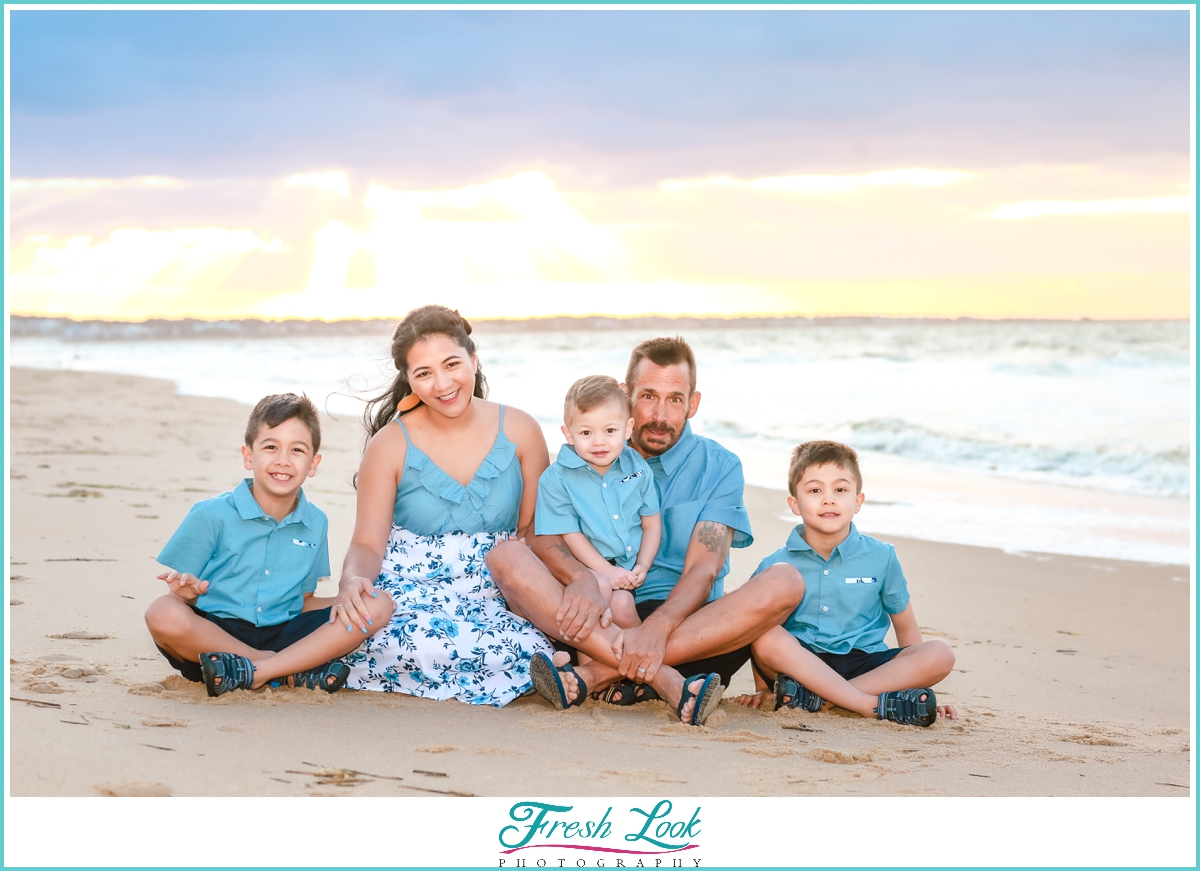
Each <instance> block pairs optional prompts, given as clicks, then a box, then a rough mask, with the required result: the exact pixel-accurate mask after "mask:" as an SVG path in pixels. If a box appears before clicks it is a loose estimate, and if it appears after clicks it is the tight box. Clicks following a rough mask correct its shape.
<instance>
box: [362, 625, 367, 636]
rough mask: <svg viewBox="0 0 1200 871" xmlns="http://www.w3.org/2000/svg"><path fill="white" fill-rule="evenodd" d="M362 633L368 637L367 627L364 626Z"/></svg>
mask: <svg viewBox="0 0 1200 871" xmlns="http://www.w3.org/2000/svg"><path fill="white" fill-rule="evenodd" d="M362 631H363V635H366V634H367V627H366V626H364V627H363V628H362Z"/></svg>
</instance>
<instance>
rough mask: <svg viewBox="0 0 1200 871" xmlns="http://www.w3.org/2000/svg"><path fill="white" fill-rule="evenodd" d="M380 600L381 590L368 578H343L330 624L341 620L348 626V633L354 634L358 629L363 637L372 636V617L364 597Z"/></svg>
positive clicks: (331, 613)
mask: <svg viewBox="0 0 1200 871" xmlns="http://www.w3.org/2000/svg"><path fill="white" fill-rule="evenodd" d="M364 596H370V597H371V598H373V599H377V598H379V590H378V589H377V588H376V587H375V585H374V584H372V583H371V582H370V581H369V580H368V579H367V578H363V577H358V576H357V575H355V576H353V577H349V578H343V579H342V582H341V583H340V584H338V594H337V602H336V603H335V604H334V605H333V607H331V608H330V609H329V622H330V623H333V622H334V621H335V620H338V619H340V620H341V621H342V622H343V623H344V624H345V626H346V631H347V632H353V631H354V630H355V628H356V627H357V628H358V629H359V630H360V631H361V632H362V634H363V635H370V634H371V630H368V629H367V627H368V626H374V623H372V622H371V615H370V614H369V613H367V609H366V607H365V606H364V605H363V597H364Z"/></svg>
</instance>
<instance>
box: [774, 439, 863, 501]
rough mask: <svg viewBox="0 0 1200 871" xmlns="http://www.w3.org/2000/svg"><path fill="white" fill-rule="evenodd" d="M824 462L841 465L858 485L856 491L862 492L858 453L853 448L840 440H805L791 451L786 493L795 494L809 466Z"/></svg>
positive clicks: (820, 464) (821, 464)
mask: <svg viewBox="0 0 1200 871" xmlns="http://www.w3.org/2000/svg"><path fill="white" fill-rule="evenodd" d="M826 463H833V464H834V465H837V466H841V467H842V468H843V469H845V470H846V471H847V472H849V473H850V477H852V478H853V479H854V483H855V484H857V485H858V492H859V493H861V492H862V486H863V479H862V472H860V471H859V470H858V454H857V453H855V451H854V448H852V447H850V446H849V445H844V444H842V443H841V442H828V441H821V442H805V443H804V444H802V445H800V446H799V447H797V448H796V450H794V451H792V462H791V464H790V465H789V466H788V493H789V494H790V495H792V496H795V495H796V487H797V486H799V484H800V479H801V478H802V477H803V476H804V473H805V471H807V470H808V469H809V467H811V466H823V465H825V464H826Z"/></svg>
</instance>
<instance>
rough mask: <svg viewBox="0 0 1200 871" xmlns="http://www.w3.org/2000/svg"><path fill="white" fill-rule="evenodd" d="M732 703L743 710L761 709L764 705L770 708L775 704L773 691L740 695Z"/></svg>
mask: <svg viewBox="0 0 1200 871" xmlns="http://www.w3.org/2000/svg"><path fill="white" fill-rule="evenodd" d="M734 701H735V702H737V703H738V704H739V705H741V706H742V707H743V708H761V707H762V706H763V705H764V704H766V705H767V706H768V707H770V706H771V705H774V704H775V691H774V690H759V691H758V692H756V693H742V694H741V695H740V696H738V697H737V698H736V699H734Z"/></svg>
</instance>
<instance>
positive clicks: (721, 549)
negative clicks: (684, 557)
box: [692, 520, 733, 556]
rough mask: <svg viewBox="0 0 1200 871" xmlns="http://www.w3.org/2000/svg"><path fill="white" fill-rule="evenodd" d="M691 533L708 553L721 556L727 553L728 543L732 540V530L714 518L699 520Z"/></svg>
mask: <svg viewBox="0 0 1200 871" xmlns="http://www.w3.org/2000/svg"><path fill="white" fill-rule="evenodd" d="M692 535H693V536H694V537H695V539H696V541H698V542H700V543H701V544H702V545H704V547H705V548H707V549H708V552H709V553H715V554H718V555H721V556H724V555H726V554H728V553H729V545H730V544H731V543H732V541H733V530H732V529H730V528H729V527H728V526H726V525H725V524H724V523H717V522H716V521H715V520H701V521H700V522H699V523H697V524H696V529H695V531H694V532H693V533H692Z"/></svg>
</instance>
